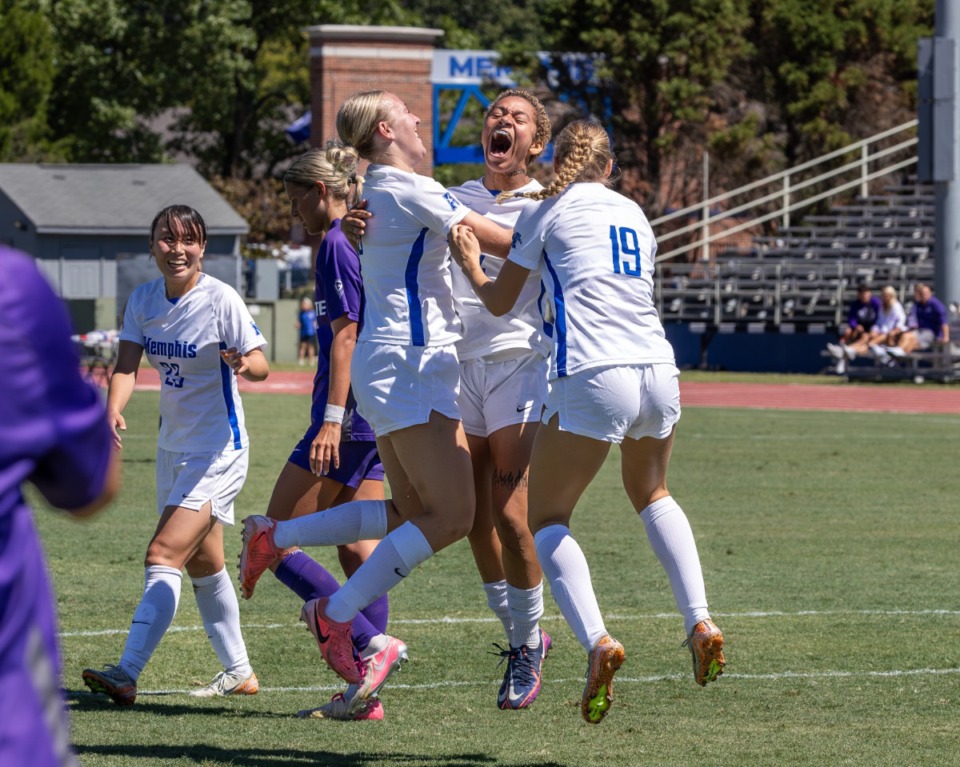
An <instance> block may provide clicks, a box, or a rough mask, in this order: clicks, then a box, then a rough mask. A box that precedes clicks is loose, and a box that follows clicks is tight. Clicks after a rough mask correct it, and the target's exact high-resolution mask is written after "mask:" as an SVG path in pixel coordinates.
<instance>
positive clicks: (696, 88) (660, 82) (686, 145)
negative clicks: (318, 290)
mask: <svg viewBox="0 0 960 767" xmlns="http://www.w3.org/2000/svg"><path fill="white" fill-rule="evenodd" d="M933 6H934V0H634V2H630V3H623V2H615V0H503V2H500V3H495V4H494V3H489V2H479V1H478V0H461V2H458V3H453V4H451V3H449V2H445V0H386V1H384V0H343V1H342V2H334V0H271V2H267V1H266V0H218V2H213V0H0V62H2V64H0V160H6V161H37V160H51V159H56V160H63V161H68V162H164V161H171V160H178V161H188V162H192V163H193V164H195V165H196V166H197V167H198V169H199V170H200V172H201V173H202V174H204V175H205V176H206V177H207V178H209V179H211V180H216V183H217V185H218V187H219V188H221V189H224V190H225V192H226V194H227V195H228V197H229V198H230V199H231V201H233V202H234V203H235V204H236V205H237V206H238V208H244V209H246V208H250V209H251V210H252V209H256V210H257V211H260V210H261V208H262V207H263V206H264V205H265V204H266V198H267V197H279V195H278V194H275V193H274V192H275V191H276V190H268V191H269V194H263V193H261V190H259V189H258V188H257V185H258V184H261V183H262V179H263V178H265V177H271V176H272V175H273V174H274V173H275V171H276V169H277V168H278V167H281V166H282V164H283V163H284V162H285V161H287V160H288V159H289V158H290V157H291V156H292V155H294V154H297V153H299V152H300V151H302V149H303V147H298V146H294V145H293V144H292V142H290V140H289V139H288V138H287V136H286V135H285V133H284V128H285V127H286V126H287V125H288V124H289V123H290V122H291V121H292V120H293V119H295V118H296V117H299V116H300V115H301V114H302V113H303V112H304V111H306V109H307V108H308V105H309V102H310V94H309V87H310V84H309V75H308V66H307V61H308V52H307V45H308V41H307V37H306V35H305V33H304V30H305V28H307V27H309V26H313V25H317V24H385V25H411V24H412V25H417V26H429V27H439V28H441V29H443V30H444V31H445V36H444V38H443V39H442V40H441V44H443V45H445V46H447V47H451V48H468V49H469V48H482V49H489V48H493V49H496V50H499V51H501V52H502V53H503V54H504V56H505V57H506V58H507V60H508V61H510V62H512V63H514V64H525V65H526V66H527V72H528V73H529V79H528V84H530V85H532V86H534V87H536V88H538V91H539V92H541V93H543V94H544V96H545V98H547V99H548V100H549V104H548V107H549V108H550V110H551V115H552V116H553V117H554V118H555V122H556V125H555V130H559V129H560V128H562V126H563V124H564V122H565V121H567V120H569V119H571V118H572V117H574V116H577V115H579V114H593V115H596V116H597V117H599V118H600V119H602V120H604V121H605V122H606V124H608V125H609V126H610V128H611V129H612V131H613V135H614V142H615V147H616V150H617V153H618V158H619V163H620V166H621V168H622V170H623V174H624V189H626V190H629V191H631V193H633V194H634V195H635V196H636V197H637V198H638V199H639V200H640V201H641V203H642V204H644V206H645V207H646V208H647V209H648V210H649V211H651V212H652V213H654V214H656V213H658V212H660V211H661V210H663V209H664V208H665V207H668V206H674V205H680V204H685V203H689V202H693V201H695V200H698V199H700V196H701V194H702V192H703V189H702V184H701V165H702V158H703V155H704V152H709V153H710V158H711V179H712V184H711V185H712V186H713V188H714V189H716V188H720V187H727V188H729V187H732V186H735V185H737V184H740V183H743V182H745V181H748V180H752V179H754V178H756V177H758V176H761V175H765V174H767V173H769V172H772V171H775V170H779V169H781V168H783V167H785V166H786V165H787V164H790V163H795V162H798V161H802V160H804V159H808V158H810V157H813V156H816V155H818V154H821V153H823V152H826V151H829V150H830V149H833V148H835V147H838V146H842V145H843V144H845V143H848V142H849V141H850V140H851V139H855V138H860V137H863V136H865V135H868V134H872V133H874V132H876V131H878V130H881V129H883V128H887V127H892V126H893V125H896V124H899V123H900V122H903V121H904V120H906V119H909V118H910V117H912V116H913V114H914V111H915V103H914V102H915V94H916V47H917V39H918V38H919V37H922V36H925V35H929V34H931V30H932V26H933V11H934V8H933ZM537 51H556V52H559V53H561V54H565V55H567V58H565V59H562V58H561V57H559V56H558V57H556V58H555V61H554V66H553V67H552V68H551V70H550V71H549V72H546V71H544V70H542V69H539V68H538V65H537V64H536V61H537V59H536V57H535V56H534V55H533V54H534V53H535V52H537ZM569 54H574V56H576V55H577V54H582V55H584V56H590V57H594V56H595V55H596V54H599V57H598V58H592V61H593V62H594V63H595V65H596V69H595V71H593V72H592V77H590V78H586V79H585V78H583V77H582V76H581V74H582V69H581V68H579V64H582V63H583V61H584V59H576V58H574V59H572V60H573V61H574V62H575V63H576V64H577V66H574V67H571V66H570V62H571V59H570V57H569ZM548 85H549V88H548V87H547V86H548ZM287 215H288V213H287V211H286V206H285V204H284V203H283V201H282V200H278V205H277V208H276V210H275V211H272V212H271V211H267V212H264V213H262V214H260V213H258V215H257V216H256V218H257V220H258V221H262V222H263V223H262V224H258V225H257V226H256V227H254V231H253V232H252V235H251V237H252V239H254V240H258V239H260V240H263V239H273V238H274V237H277V236H279V235H278V232H280V231H282V230H283V227H284V226H285V225H286V221H287V220H288V219H287V218H286V216H287ZM272 219H276V220H277V222H278V223H277V226H276V227H270V226H269V225H268V224H267V222H268V221H270V220H272Z"/></svg>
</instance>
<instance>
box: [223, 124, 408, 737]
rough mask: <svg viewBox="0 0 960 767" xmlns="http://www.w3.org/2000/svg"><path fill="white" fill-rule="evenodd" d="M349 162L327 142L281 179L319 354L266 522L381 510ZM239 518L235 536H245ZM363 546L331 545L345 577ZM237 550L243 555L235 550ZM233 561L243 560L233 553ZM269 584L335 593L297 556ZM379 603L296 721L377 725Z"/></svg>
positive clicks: (388, 647)
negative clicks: (316, 239) (306, 279)
mask: <svg viewBox="0 0 960 767" xmlns="http://www.w3.org/2000/svg"><path fill="white" fill-rule="evenodd" d="M358 163H359V156H358V155H357V153H356V151H355V150H353V149H347V148H346V147H344V146H343V145H341V144H339V143H337V142H333V141H331V142H328V143H327V145H326V146H325V147H324V148H323V149H312V150H310V151H308V152H306V153H305V154H303V155H301V156H300V157H298V158H297V159H296V160H294V161H293V163H292V164H291V165H290V167H289V168H288V169H287V170H286V172H285V173H284V175H283V185H284V189H285V190H286V193H287V197H289V198H290V205H291V212H292V214H293V217H294V218H295V219H298V220H300V221H301V222H302V223H303V227H304V229H305V230H306V231H307V232H308V233H309V234H314V235H316V234H323V236H324V237H323V242H322V243H321V244H320V247H319V249H318V251H317V256H316V285H315V298H316V306H317V315H316V316H317V327H318V333H317V337H318V340H319V354H318V355H317V372H316V375H315V376H314V379H313V405H312V407H311V411H310V426H309V428H308V429H307V431H306V433H305V434H304V435H303V438H302V439H301V440H300V442H299V443H298V444H297V446H296V447H295V448H294V449H293V452H292V453H291V455H290V458H289V459H288V460H287V463H286V465H285V466H284V467H283V469H282V471H281V472H280V476H279V477H278V478H277V482H276V484H275V486H274V489H273V495H272V496H271V498H270V503H269V505H268V507H267V514H266V516H267V517H268V518H270V519H276V520H287V519H291V518H295V517H304V516H306V515H311V514H314V513H315V512H318V511H319V512H322V511H323V510H325V509H328V508H330V507H331V506H337V505H339V504H342V503H346V502H347V501H366V502H369V503H372V504H376V505H382V504H383V503H384V500H383V499H384V493H383V473H384V472H383V464H382V463H381V462H380V455H379V453H378V452H377V443H376V435H375V434H374V432H373V428H372V427H371V426H370V424H369V423H367V422H366V421H365V420H364V419H363V418H361V417H360V415H359V414H358V413H357V404H356V400H354V398H353V392H352V389H351V386H350V360H351V358H352V356H353V348H354V346H355V345H356V342H357V333H358V328H359V320H360V317H361V313H362V302H363V285H362V282H361V280H360V259H359V258H358V256H357V252H356V251H355V250H354V249H353V246H352V245H351V244H350V243H349V242H348V240H347V238H346V236H345V235H344V234H343V232H342V231H341V229H340V219H341V218H342V217H343V216H345V215H346V213H347V209H348V201H350V200H352V201H353V202H356V200H359V199H360V195H361V192H362V189H363V177H362V176H358V175H357V164H358ZM254 527H255V525H253V524H252V521H251V520H250V519H247V520H244V538H245V540H249V538H250V536H251V535H252V534H253V533H254V532H255V530H254ZM376 543H377V542H376V541H375V540H364V541H358V542H356V543H351V544H346V545H343V546H339V547H337V548H338V555H339V559H340V566H341V567H342V568H343V572H344V574H345V575H346V576H348V577H349V576H350V575H352V574H353V573H354V571H356V569H357V568H358V567H360V565H361V564H362V563H363V562H364V561H365V560H366V559H367V557H368V556H369V555H370V553H371V552H372V551H373V549H374V548H375V546H376ZM243 552H246V548H244V549H243ZM241 557H243V553H241ZM244 564H245V563H244V561H241V564H240V571H241V579H240V586H241V591H242V592H243V596H244V598H246V599H250V597H252V596H253V590H254V587H255V586H256V580H255V579H254V580H250V579H245V578H244V577H243V572H244ZM270 569H271V570H273V572H274V574H275V575H276V577H277V579H278V580H280V581H281V582H282V583H283V584H284V585H286V586H287V587H288V588H290V589H291V590H293V591H294V592H295V593H296V594H297V595H299V596H300V597H301V598H302V599H303V600H304V602H308V601H310V600H312V599H316V598H318V597H324V596H329V595H330V594H332V593H333V592H334V591H336V590H337V589H339V587H340V584H339V582H338V581H337V579H336V578H335V577H334V576H333V575H332V574H330V573H329V572H327V570H326V569H325V568H323V567H322V566H321V565H319V564H318V563H317V562H315V561H314V560H313V559H311V558H310V557H309V556H307V555H306V554H305V553H304V552H303V551H301V550H300V549H299V548H290V549H286V550H284V552H283V553H282V555H281V556H280V557H279V558H278V559H276V560H275V561H274V562H273V564H272V565H271V566H270ZM387 617H388V600H387V596H386V595H385V594H384V595H383V596H381V597H380V598H378V599H376V600H374V601H373V602H372V603H371V604H369V605H367V607H365V608H364V609H363V610H362V611H361V612H360V613H358V614H357V617H356V619H355V620H354V624H353V626H354V632H353V640H354V654H355V657H356V659H357V670H358V676H359V677H360V678H359V680H354V679H345V681H347V682H348V683H351V684H350V686H348V687H347V689H346V690H345V691H344V692H342V693H337V694H336V695H334V696H333V699H332V700H331V701H329V702H328V703H326V704H324V705H322V706H320V707H319V708H316V709H310V710H306V711H301V712H300V713H299V715H300V716H301V717H311V718H324V719H342V720H359V719H382V718H383V705H382V704H381V702H380V700H379V699H378V698H377V697H376V693H377V692H378V691H379V689H380V688H381V687H382V686H383V684H384V682H386V680H387V677H388V676H389V675H390V674H391V673H392V672H393V671H394V670H396V669H397V668H398V667H399V665H400V663H401V661H404V660H406V652H407V649H406V646H405V645H404V644H403V642H401V641H400V640H398V639H394V638H392V637H388V636H387V635H386V634H385V632H386V628H387Z"/></svg>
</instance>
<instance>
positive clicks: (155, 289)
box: [120, 274, 266, 453]
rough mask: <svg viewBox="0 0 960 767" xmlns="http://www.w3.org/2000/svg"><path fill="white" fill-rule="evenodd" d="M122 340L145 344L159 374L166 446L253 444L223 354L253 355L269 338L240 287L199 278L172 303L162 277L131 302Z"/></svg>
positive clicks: (142, 288) (180, 449)
mask: <svg viewBox="0 0 960 767" xmlns="http://www.w3.org/2000/svg"><path fill="white" fill-rule="evenodd" d="M120 340H121V341H132V342H133V343H135V344H138V345H140V346H142V347H143V350H144V352H145V353H146V355H147V359H148V360H149V361H150V364H151V365H152V366H153V367H155V368H156V369H157V370H158V371H159V372H160V437H159V441H158V446H159V447H160V448H161V449H163V450H169V451H171V452H189V453H197V452H205V451H222V450H241V449H243V448H246V447H247V446H248V441H247V432H246V428H245V426H244V417H243V405H242V404H241V402H240V395H239V391H238V389H237V377H236V376H235V375H234V374H233V371H232V370H231V369H230V368H229V366H228V365H227V364H226V363H225V362H223V361H222V360H221V359H220V352H221V350H225V349H229V348H231V347H236V349H237V350H238V351H239V352H240V353H241V354H246V353H248V352H249V351H251V350H252V349H256V348H258V347H261V346H265V345H266V340H265V339H264V337H263V334H262V333H261V332H260V329H259V328H258V327H257V324H256V323H255V322H254V321H253V317H251V316H250V311H249V310H248V309H247V307H246V305H245V304H244V303H243V299H241V298H240V296H239V295H238V294H237V292H236V291H235V290H234V289H233V288H231V287H230V286H229V285H227V284H225V283H223V282H221V281H220V280H218V279H216V278H215V277H211V276H210V275H209V274H200V276H199V280H198V282H197V284H196V287H194V289H193V290H190V291H188V292H187V293H186V294H185V295H183V296H182V297H181V298H179V299H176V300H175V301H171V300H170V299H168V298H167V296H166V289H165V287H164V281H163V279H162V278H161V279H158V280H153V281H152V282H148V283H145V284H143V285H140V286H138V287H137V288H136V289H135V290H134V291H133V293H132V294H131V296H130V300H129V301H128V302H127V308H126V311H125V312H124V317H123V329H122V330H121V331H120Z"/></svg>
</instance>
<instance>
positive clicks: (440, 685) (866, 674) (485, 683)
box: [60, 610, 960, 696]
mask: <svg viewBox="0 0 960 767" xmlns="http://www.w3.org/2000/svg"><path fill="white" fill-rule="evenodd" d="M848 615H854V616H855V615H880V616H901V617H902V616H916V617H924V616H945V617H957V616H960V610H800V611H797V612H783V611H773V612H765V611H750V612H741V613H715V614H714V617H716V618H759V619H763V618H785V617H786V618H791V617H798V618H800V617H810V616H813V617H830V616H848ZM605 617H606V618H607V619H608V620H617V621H641V620H667V619H669V620H677V619H678V616H677V614H676V613H655V614H651V615H621V614H608V615H607V616H605ZM542 620H543V621H544V622H558V621H560V620H562V618H561V617H560V616H544V617H543V619H542ZM495 622H498V620H497V619H496V618H487V617H483V618H479V617H477V618H451V617H441V618H422V619H406V620H404V619H400V620H392V621H391V625H456V624H478V623H495ZM299 625H300V624H299V622H297V623H248V624H245V625H244V626H243V628H244V630H251V629H254V630H267V631H271V630H275V629H283V630H289V629H291V628H292V627H295V626H299ZM203 630H204V629H203V626H171V627H170V628H169V629H168V632H183V631H203ZM126 633H127V630H126V629H106V630H103V631H64V632H61V634H60V636H61V638H70V637H93V636H107V635H114V634H126ZM952 674H960V668H939V669H938V668H920V669H894V670H890V671H817V672H797V671H783V672H779V673H776V674H737V673H729V672H728V673H725V674H724V675H723V680H722V681H725V682H732V681H735V680H744V681H773V682H775V681H786V680H791V679H798V680H803V679H848V678H854V677H855V678H857V679H885V678H902V677H920V676H944V675H952ZM689 677H690V674H689V673H684V674H661V675H658V676H640V677H628V676H624V675H622V674H618V675H617V684H638V685H643V684H655V683H657V682H666V681H681V680H685V679H689ZM549 682H550V684H551V685H554V684H575V685H582V684H583V678H582V677H574V678H569V679H550V680H549ZM492 683H493V682H491V680H489V679H480V678H478V679H475V680H471V681H445V682H436V683H423V684H405V683H403V682H398V681H396V677H394V679H393V680H391V682H390V687H393V688H395V689H400V690H438V689H444V688H454V687H489V686H490V685H491V684H492ZM342 687H343V684H342V683H340V684H330V685H314V686H308V687H261V688H260V689H261V691H262V692H269V693H305V692H308V693H312V692H316V693H320V694H325V693H330V692H336V691H339V690H340V689H341V688H342ZM188 692H190V690H189V689H188V690H176V689H171V690H138V691H137V695H138V696H141V695H182V694H185V693H188ZM71 694H73V695H93V693H87V692H80V691H73V692H72V693H71Z"/></svg>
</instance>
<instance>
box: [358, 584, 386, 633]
mask: <svg viewBox="0 0 960 767" xmlns="http://www.w3.org/2000/svg"><path fill="white" fill-rule="evenodd" d="M360 613H361V615H363V616H364V617H365V618H366V619H367V620H368V621H370V625H372V626H373V628H374V634H386V633H387V619H388V618H389V617H390V600H389V599H388V598H387V595H386V594H384V595H383V596H382V597H378V598H377V599H374V600H373V601H372V602H371V603H370V604H368V605H367V606H366V607H364V608H363V609H362V610H361V611H360Z"/></svg>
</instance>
